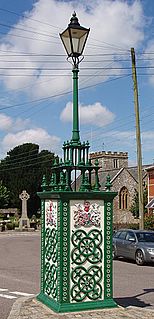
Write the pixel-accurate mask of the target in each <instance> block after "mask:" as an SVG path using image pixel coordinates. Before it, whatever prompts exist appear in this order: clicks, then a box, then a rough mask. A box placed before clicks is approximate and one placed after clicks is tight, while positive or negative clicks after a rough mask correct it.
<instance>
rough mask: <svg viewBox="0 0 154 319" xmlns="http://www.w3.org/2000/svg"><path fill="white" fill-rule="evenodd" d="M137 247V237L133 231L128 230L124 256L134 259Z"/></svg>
mask: <svg viewBox="0 0 154 319" xmlns="http://www.w3.org/2000/svg"><path fill="white" fill-rule="evenodd" d="M135 247H136V237H135V234H134V232H133V231H131V230H130V231H127V234H126V238H125V242H124V248H125V249H124V257H126V258H130V259H134V256H135Z"/></svg>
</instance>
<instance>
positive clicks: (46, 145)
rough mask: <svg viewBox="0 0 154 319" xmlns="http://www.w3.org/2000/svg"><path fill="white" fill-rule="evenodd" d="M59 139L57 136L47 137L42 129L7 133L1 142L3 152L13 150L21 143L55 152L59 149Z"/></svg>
mask: <svg viewBox="0 0 154 319" xmlns="http://www.w3.org/2000/svg"><path fill="white" fill-rule="evenodd" d="M59 142H60V138H59V137H57V136H53V135H49V134H48V133H47V132H46V131H45V130H44V129H42V128H35V129H29V130H23V131H20V132H18V133H8V134H7V135H5V137H4V138H3V140H2V142H1V146H2V149H3V151H4V152H7V151H8V150H10V149H12V148H14V147H15V146H17V145H21V144H23V143H36V144H39V146H40V149H49V150H52V151H56V150H57V149H59Z"/></svg>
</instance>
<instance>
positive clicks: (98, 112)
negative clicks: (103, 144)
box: [60, 102, 115, 127]
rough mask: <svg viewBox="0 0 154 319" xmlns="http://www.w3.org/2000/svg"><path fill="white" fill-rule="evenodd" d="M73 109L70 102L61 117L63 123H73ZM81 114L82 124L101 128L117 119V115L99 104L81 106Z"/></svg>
mask: <svg viewBox="0 0 154 319" xmlns="http://www.w3.org/2000/svg"><path fill="white" fill-rule="evenodd" d="M72 108H73V107H72V103H71V102H68V103H67V104H66V107H65V108H64V110H63V111H62V113H61V115H60V119H61V120H62V121H63V122H71V121H72ZM79 113H80V120H81V123H82V124H86V125H89V124H90V125H96V126H99V127H103V126H106V125H108V124H110V123H112V122H113V120H114V118H115V115H114V114H113V113H112V112H111V111H109V110H108V109H107V107H106V106H103V105H101V103H99V102H96V103H95V104H92V105H82V104H81V105H79Z"/></svg>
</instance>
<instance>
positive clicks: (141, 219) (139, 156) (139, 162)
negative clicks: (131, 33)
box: [131, 48, 144, 229]
mask: <svg viewBox="0 0 154 319" xmlns="http://www.w3.org/2000/svg"><path fill="white" fill-rule="evenodd" d="M131 58H132V76H133V82H134V107H135V118H136V143H137V167H138V194H139V227H140V229H144V207H143V184H142V151H141V134H140V116H139V101H138V86H137V74H136V63H135V50H134V48H131Z"/></svg>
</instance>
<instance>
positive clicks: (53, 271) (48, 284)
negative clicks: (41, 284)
mask: <svg viewBox="0 0 154 319" xmlns="http://www.w3.org/2000/svg"><path fill="white" fill-rule="evenodd" d="M45 273H46V279H45V292H46V294H47V295H49V296H52V297H53V298H56V297H57V267H56V266H55V265H54V264H53V265H50V263H49V262H47V263H46V265H45Z"/></svg>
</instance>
